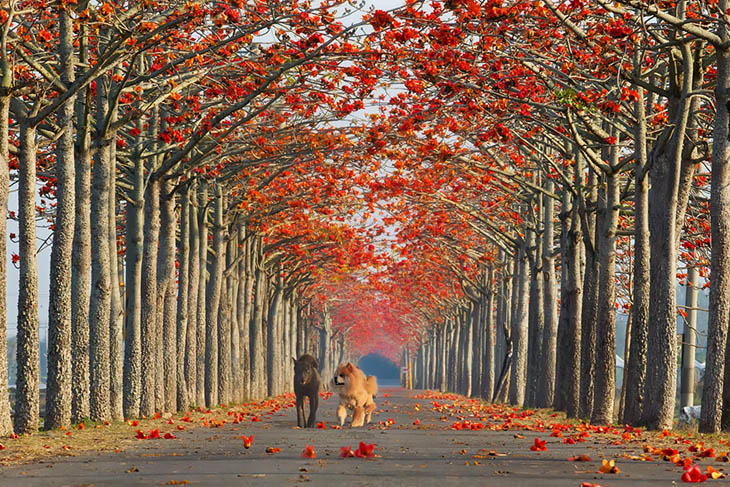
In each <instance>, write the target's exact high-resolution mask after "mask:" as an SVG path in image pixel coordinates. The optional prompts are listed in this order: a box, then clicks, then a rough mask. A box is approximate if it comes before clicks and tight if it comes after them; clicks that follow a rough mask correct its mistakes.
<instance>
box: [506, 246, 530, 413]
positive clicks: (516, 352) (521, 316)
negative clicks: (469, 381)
mask: <svg viewBox="0 0 730 487" xmlns="http://www.w3.org/2000/svg"><path fill="white" fill-rule="evenodd" d="M517 260H518V265H519V273H518V276H517V282H515V283H514V286H515V288H516V300H517V306H516V308H515V312H514V314H513V315H512V333H511V339H512V346H513V360H512V370H511V376H510V388H509V401H510V403H512V404H514V405H515V406H518V407H522V406H523V405H524V403H525V392H526V378H527V377H526V375H527V333H528V305H529V295H530V290H529V285H528V280H529V279H528V273H529V263H528V261H527V250H526V249H525V243H524V242H523V243H522V244H521V245H520V249H519V253H518V257H517Z"/></svg>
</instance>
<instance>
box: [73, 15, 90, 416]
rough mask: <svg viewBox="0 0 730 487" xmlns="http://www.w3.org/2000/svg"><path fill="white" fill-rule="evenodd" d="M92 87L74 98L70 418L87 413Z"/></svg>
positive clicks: (84, 53) (83, 39)
mask: <svg viewBox="0 0 730 487" xmlns="http://www.w3.org/2000/svg"><path fill="white" fill-rule="evenodd" d="M79 42H80V49H79V51H80V56H79V62H80V63H82V64H86V63H88V60H89V59H88V46H87V44H88V42H87V36H86V27H85V26H84V25H83V24H82V25H81V26H80V32H79ZM91 105H92V100H91V89H90V88H87V89H86V90H85V91H84V96H83V97H82V96H79V97H78V99H77V100H76V106H75V111H76V130H77V134H76V141H77V144H78V152H77V153H76V178H75V188H74V193H75V207H76V215H75V219H74V237H73V250H72V254H71V375H72V380H71V421H72V422H75V423H78V422H80V421H82V420H83V419H85V418H88V417H89V301H90V294H91V288H90V287H89V281H90V278H91V219H90V215H91V149H90V147H91V139H90V134H91Z"/></svg>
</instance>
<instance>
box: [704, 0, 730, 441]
mask: <svg viewBox="0 0 730 487" xmlns="http://www.w3.org/2000/svg"><path fill="white" fill-rule="evenodd" d="M729 7H730V5H728V0H719V1H718V3H717V8H718V9H722V10H721V11H722V12H725V11H726V10H727V9H728V8H729ZM718 35H719V36H720V38H721V39H722V41H723V43H724V44H725V46H727V43H728V41H729V40H730V32H729V31H728V27H727V23H726V22H718ZM716 49H717V84H716V86H715V104H716V108H717V111H716V113H715V125H714V132H713V137H712V140H713V142H712V188H711V195H710V237H711V240H712V253H711V257H710V274H711V275H712V281H711V282H710V305H709V308H710V311H709V318H708V329H707V361H706V364H705V385H704V387H703V389H702V412H701V417H700V431H702V432H706V433H716V432H718V431H720V427H721V420H722V407H723V404H722V399H723V398H722V391H723V381H724V373H725V370H724V369H725V366H726V365H725V355H726V347H727V338H728V323H730V265H728V262H730V191H728V190H727V188H728V186H730V113H729V112H730V49H728V48H727V47H724V48H722V49H718V48H716Z"/></svg>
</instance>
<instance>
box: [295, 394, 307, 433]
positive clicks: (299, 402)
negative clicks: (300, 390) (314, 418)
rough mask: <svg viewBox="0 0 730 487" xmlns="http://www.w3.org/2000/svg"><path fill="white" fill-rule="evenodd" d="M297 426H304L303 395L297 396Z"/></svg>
mask: <svg viewBox="0 0 730 487" xmlns="http://www.w3.org/2000/svg"><path fill="white" fill-rule="evenodd" d="M297 426H299V427H300V428H304V427H306V424H304V396H297Z"/></svg>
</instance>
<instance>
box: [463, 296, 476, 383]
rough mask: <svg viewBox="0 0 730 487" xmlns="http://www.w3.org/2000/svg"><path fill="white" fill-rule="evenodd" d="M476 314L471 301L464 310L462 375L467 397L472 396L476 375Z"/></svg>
mask: <svg viewBox="0 0 730 487" xmlns="http://www.w3.org/2000/svg"><path fill="white" fill-rule="evenodd" d="M475 314H476V306H475V305H474V303H471V304H470V305H469V307H468V308H467V309H466V310H465V311H464V314H463V316H464V320H463V322H462V327H463V332H462V333H463V338H462V344H463V345H462V346H463V357H464V358H463V360H464V362H463V363H464V373H463V375H462V376H461V377H462V378H463V380H464V387H463V393H464V395H465V396H466V397H471V394H472V386H473V379H474V376H473V374H472V369H473V368H474V321H475V320H474V315H475Z"/></svg>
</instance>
